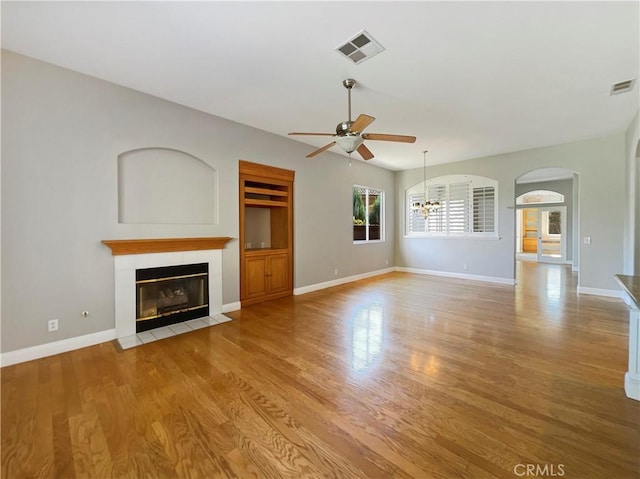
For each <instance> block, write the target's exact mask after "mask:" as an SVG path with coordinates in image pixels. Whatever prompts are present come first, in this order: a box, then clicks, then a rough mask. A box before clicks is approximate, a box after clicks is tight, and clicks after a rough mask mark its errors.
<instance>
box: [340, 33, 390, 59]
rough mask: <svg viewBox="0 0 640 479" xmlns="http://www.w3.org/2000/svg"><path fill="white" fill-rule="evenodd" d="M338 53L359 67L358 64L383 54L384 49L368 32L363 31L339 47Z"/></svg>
mask: <svg viewBox="0 0 640 479" xmlns="http://www.w3.org/2000/svg"><path fill="white" fill-rule="evenodd" d="M336 51H337V52H338V53H340V54H341V55H344V56H345V57H346V58H347V59H349V61H351V62H353V63H355V64H356V65H357V64H358V63H362V62H363V61H365V60H368V59H369V58H371V57H373V56H375V55H377V54H378V53H380V52H383V51H384V47H383V46H382V45H380V44H379V43H378V42H377V41H376V40H375V39H374V38H373V37H372V36H371V35H370V34H369V33H368V32H367V31H366V30H362V31H359V32H358V33H356V34H355V35H354V36H353V37H351V38H350V39H349V40H347V41H346V42H344V43H342V44H341V45H339V46H337V47H336Z"/></svg>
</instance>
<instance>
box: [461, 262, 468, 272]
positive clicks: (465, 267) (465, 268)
mask: <svg viewBox="0 0 640 479" xmlns="http://www.w3.org/2000/svg"><path fill="white" fill-rule="evenodd" d="M462 269H464V270H465V271H467V270H468V269H469V265H468V264H467V263H465V264H463V265H462Z"/></svg>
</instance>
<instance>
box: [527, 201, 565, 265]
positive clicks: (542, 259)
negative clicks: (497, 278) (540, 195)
mask: <svg viewBox="0 0 640 479" xmlns="http://www.w3.org/2000/svg"><path fill="white" fill-rule="evenodd" d="M516 218H517V220H516V224H517V228H518V234H517V236H516V242H517V244H516V253H517V256H518V258H517V259H519V260H521V261H537V262H539V263H566V262H567V234H566V232H567V208H566V206H545V207H537V208H531V207H527V208H519V209H518V210H517V216H516Z"/></svg>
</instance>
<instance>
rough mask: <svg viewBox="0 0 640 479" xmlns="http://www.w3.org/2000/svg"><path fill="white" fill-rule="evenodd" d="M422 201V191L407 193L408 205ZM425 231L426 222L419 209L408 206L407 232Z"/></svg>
mask: <svg viewBox="0 0 640 479" xmlns="http://www.w3.org/2000/svg"><path fill="white" fill-rule="evenodd" d="M423 202H424V193H414V194H412V195H409V205H411V206H413V205H414V204H415V203H423ZM425 231H427V222H426V221H425V219H424V218H423V217H422V213H421V211H420V210H416V209H413V208H411V207H410V209H409V233H424V232H425Z"/></svg>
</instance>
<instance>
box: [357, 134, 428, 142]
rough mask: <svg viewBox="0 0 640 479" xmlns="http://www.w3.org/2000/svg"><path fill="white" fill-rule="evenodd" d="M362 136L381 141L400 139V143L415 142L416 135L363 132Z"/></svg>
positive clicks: (366, 138)
mask: <svg viewBox="0 0 640 479" xmlns="http://www.w3.org/2000/svg"><path fill="white" fill-rule="evenodd" d="M362 138H364V139H365V140H379V141H398V142H400V143H415V142H416V137H415V136H407V135H388V134H386V133H363V134H362Z"/></svg>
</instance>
